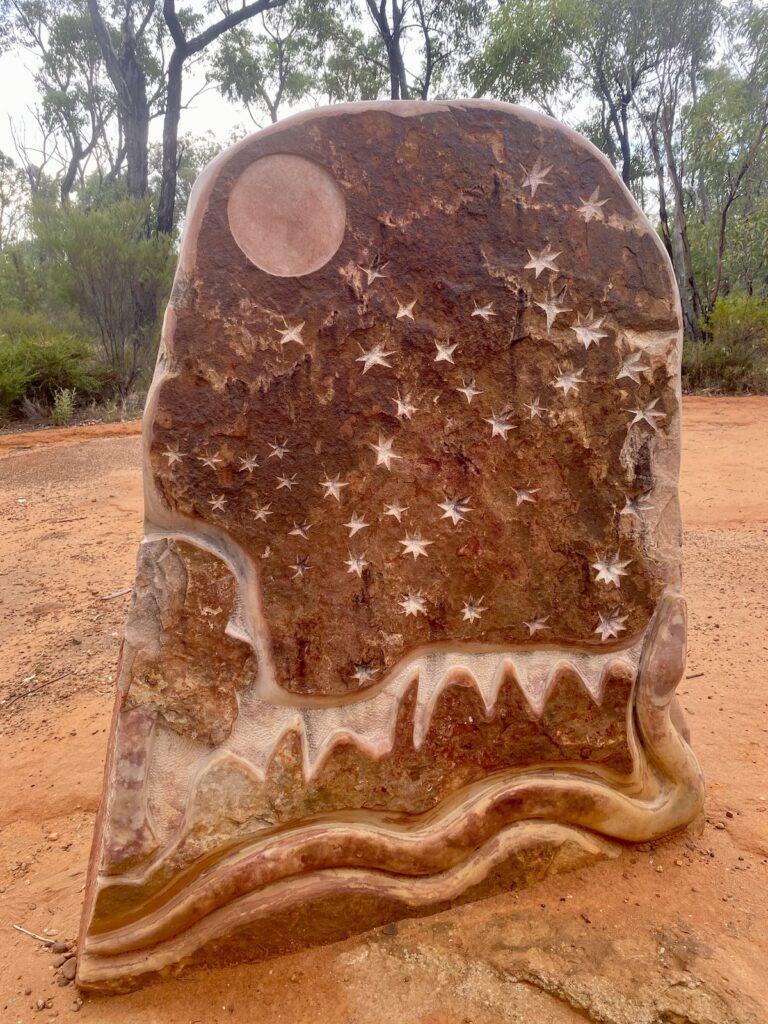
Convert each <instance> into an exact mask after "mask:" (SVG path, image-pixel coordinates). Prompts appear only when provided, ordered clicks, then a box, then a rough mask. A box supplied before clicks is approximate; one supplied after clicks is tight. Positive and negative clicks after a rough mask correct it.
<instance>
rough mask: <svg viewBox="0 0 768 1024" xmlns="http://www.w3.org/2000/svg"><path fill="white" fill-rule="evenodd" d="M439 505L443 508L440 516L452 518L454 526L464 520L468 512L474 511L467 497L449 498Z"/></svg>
mask: <svg viewBox="0 0 768 1024" xmlns="http://www.w3.org/2000/svg"><path fill="white" fill-rule="evenodd" d="M437 507H438V508H441V509H442V510H443V514H442V515H441V516H440V518H441V519H450V520H451V522H452V523H453V525H454V526H457V525H458V524H459V523H461V522H464V520H466V518H467V516H466V514H467V512H471V511H472V509H471V507H470V505H469V502H468V501H467V499H466V498H449V499H447V500H446V501H440V502H438V505H437Z"/></svg>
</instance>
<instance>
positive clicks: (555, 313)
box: [534, 275, 572, 334]
mask: <svg viewBox="0 0 768 1024" xmlns="http://www.w3.org/2000/svg"><path fill="white" fill-rule="evenodd" d="M536 276H537V277H538V275H536ZM562 297H563V293H562V292H561V293H560V295H551V294H550V295H548V296H547V297H546V299H545V300H544V301H543V302H534V306H538V307H539V309H543V310H544V315H545V316H546V318H547V334H549V332H550V331H551V330H552V324H553V323H554V322H555V320H556V319H557V317H559V316H560V314H561V313H570V312H572V311H571V308H570V306H563V305H561V299H562Z"/></svg>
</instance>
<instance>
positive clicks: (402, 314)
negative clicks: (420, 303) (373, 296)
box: [396, 299, 416, 320]
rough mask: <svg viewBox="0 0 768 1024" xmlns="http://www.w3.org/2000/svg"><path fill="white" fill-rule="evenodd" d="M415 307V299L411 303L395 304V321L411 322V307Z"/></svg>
mask: <svg viewBox="0 0 768 1024" xmlns="http://www.w3.org/2000/svg"><path fill="white" fill-rule="evenodd" d="M415 305H416V299H414V300H413V302H408V303H404V302H398V303H397V314H396V319H397V320H413V307H414V306H415Z"/></svg>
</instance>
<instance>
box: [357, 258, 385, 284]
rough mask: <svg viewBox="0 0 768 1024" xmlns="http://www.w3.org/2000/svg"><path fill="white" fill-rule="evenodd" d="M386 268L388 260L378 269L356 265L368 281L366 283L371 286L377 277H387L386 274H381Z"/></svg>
mask: <svg viewBox="0 0 768 1024" xmlns="http://www.w3.org/2000/svg"><path fill="white" fill-rule="evenodd" d="M388 266H389V260H387V262H386V263H382V264H381V266H380V267H364V266H362V265H361V264H360V263H358V267H360V269H361V270H362V272H363V273H364V274H365V276H366V278H367V279H368V280H367V282H366V283H367V284H373V282H374V281H375V280H376V279H377V278H379V277H388V276H389V275H388V274H382V270H385V269H386V268H387V267H388Z"/></svg>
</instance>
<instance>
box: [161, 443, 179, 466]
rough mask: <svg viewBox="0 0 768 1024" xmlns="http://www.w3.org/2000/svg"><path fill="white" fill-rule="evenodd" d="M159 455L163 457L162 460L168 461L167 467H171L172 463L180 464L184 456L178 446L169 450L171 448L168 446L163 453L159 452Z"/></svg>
mask: <svg viewBox="0 0 768 1024" xmlns="http://www.w3.org/2000/svg"><path fill="white" fill-rule="evenodd" d="M160 454H161V455H162V456H163V458H165V459H168V465H169V466H173V465H174V463H176V462H181V460H182V459H183V458H184V455H182V453H181V452H180V451H179V448H178V445H177V446H176V447H175V448H171V446H170V445H168V446H167V447H166V449H165V451H164V452H160Z"/></svg>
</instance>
